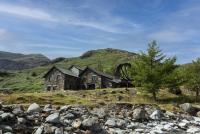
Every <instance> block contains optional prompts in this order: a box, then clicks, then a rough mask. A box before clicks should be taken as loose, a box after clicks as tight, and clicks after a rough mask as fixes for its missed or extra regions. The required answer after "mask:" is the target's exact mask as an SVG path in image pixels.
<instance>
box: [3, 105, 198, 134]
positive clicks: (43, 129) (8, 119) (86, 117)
mask: <svg viewBox="0 0 200 134" xmlns="http://www.w3.org/2000/svg"><path fill="white" fill-rule="evenodd" d="M179 107H180V108H181V109H182V110H183V111H185V113H172V112H169V111H164V110H161V109H160V108H159V107H156V106H152V105H132V104H113V105H109V106H102V107H100V108H88V107H86V106H82V105H78V106H70V105H66V106H62V107H52V106H51V105H50V104H49V105H45V106H44V107H42V106H39V105H38V104H36V103H33V104H31V105H30V106H29V107H28V109H27V110H25V109H24V108H23V107H22V106H19V105H0V134H1V131H2V133H6V134H29V133H30V134H31V133H34V134H54V133H55V134H135V133H136V134H137V133H149V134H165V133H166V134H169V133H171V134H179V133H181V134H184V133H191V134H200V117H198V116H200V112H198V111H199V110H198V109H195V108H193V107H192V106H191V105H190V104H189V103H185V104H182V105H180V106H179Z"/></svg>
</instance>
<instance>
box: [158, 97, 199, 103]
mask: <svg viewBox="0 0 200 134" xmlns="http://www.w3.org/2000/svg"><path fill="white" fill-rule="evenodd" d="M158 102H159V103H161V104H167V103H178V104H181V103H200V98H198V99H197V100H196V97H195V96H188V95H180V96H176V97H168V98H159V99H158Z"/></svg>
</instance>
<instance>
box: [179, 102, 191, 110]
mask: <svg viewBox="0 0 200 134" xmlns="http://www.w3.org/2000/svg"><path fill="white" fill-rule="evenodd" d="M179 107H180V108H181V109H182V110H183V111H184V112H190V111H191V110H192V109H193V107H192V105H191V104H190V103H184V104H181V105H179Z"/></svg>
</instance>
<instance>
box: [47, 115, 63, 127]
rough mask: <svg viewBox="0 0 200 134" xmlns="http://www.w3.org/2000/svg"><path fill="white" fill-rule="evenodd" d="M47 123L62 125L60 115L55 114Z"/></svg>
mask: <svg viewBox="0 0 200 134" xmlns="http://www.w3.org/2000/svg"><path fill="white" fill-rule="evenodd" d="M46 122H48V123H53V124H54V123H55V124H56V123H60V115H59V113H53V114H51V115H49V116H48V117H47V118H46Z"/></svg>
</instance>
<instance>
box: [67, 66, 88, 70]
mask: <svg viewBox="0 0 200 134" xmlns="http://www.w3.org/2000/svg"><path fill="white" fill-rule="evenodd" d="M72 67H75V68H77V69H79V70H81V71H83V70H85V68H86V67H84V68H81V67H79V66H77V65H71V66H70V67H69V68H68V69H71V68H72Z"/></svg>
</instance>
